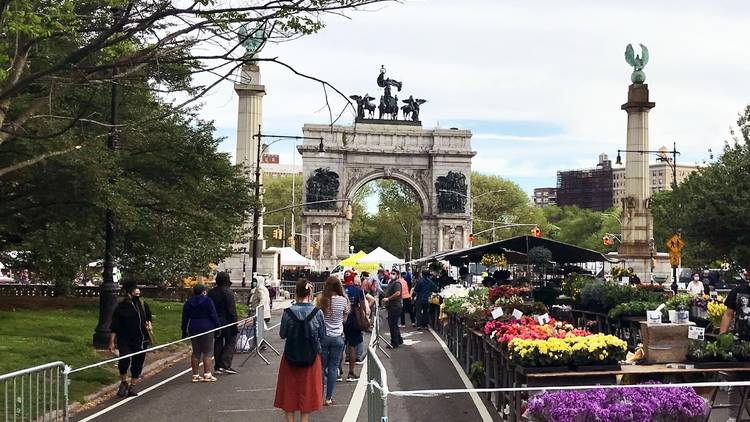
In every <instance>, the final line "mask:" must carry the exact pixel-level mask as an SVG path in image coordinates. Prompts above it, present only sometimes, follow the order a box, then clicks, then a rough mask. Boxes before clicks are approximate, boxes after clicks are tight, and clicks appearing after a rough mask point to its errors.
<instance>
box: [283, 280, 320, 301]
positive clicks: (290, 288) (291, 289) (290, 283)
mask: <svg viewBox="0 0 750 422" xmlns="http://www.w3.org/2000/svg"><path fill="white" fill-rule="evenodd" d="M325 284H326V283H325V282H317V283H312V285H313V295H316V294H318V293H320V292H322V291H323V286H325ZM279 290H284V291H286V292H287V293H289V299H294V298H296V297H297V293H296V292H297V281H296V280H281V281H280V282H279ZM277 297H278V295H277Z"/></svg>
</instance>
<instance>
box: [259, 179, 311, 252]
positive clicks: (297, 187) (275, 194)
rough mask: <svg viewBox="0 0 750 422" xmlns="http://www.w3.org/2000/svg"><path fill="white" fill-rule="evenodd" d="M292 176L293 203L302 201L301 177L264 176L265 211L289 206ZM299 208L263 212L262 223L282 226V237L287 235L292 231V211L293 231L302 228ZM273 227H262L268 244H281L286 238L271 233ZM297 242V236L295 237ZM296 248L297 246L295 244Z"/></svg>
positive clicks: (298, 230) (298, 231)
mask: <svg viewBox="0 0 750 422" xmlns="http://www.w3.org/2000/svg"><path fill="white" fill-rule="evenodd" d="M292 178H294V198H295V200H294V201H295V204H300V203H302V184H303V181H302V177H300V176H297V175H295V176H291V175H290V176H281V177H273V178H271V177H266V178H264V179H263V206H264V207H265V210H266V212H268V211H272V210H276V209H280V208H283V207H287V206H290V205H291V204H292ZM300 210H301V208H295V209H290V210H287V211H280V212H275V213H271V214H264V216H263V224H264V225H279V226H284V234H285V236H284V237H289V236H290V235H291V233H292V213H294V225H295V233H300V231H301V230H302V218H301V216H300ZM273 229H274V228H273V227H266V228H264V229H263V234H264V236H265V238H266V242H267V244H268V246H282V244H285V243H284V242H286V239H283V240H277V239H274V238H273V236H272V235H271V234H272V232H273ZM297 241H298V242H299V238H298V239H297ZM295 247H296V248H297V250H299V246H298V245H295Z"/></svg>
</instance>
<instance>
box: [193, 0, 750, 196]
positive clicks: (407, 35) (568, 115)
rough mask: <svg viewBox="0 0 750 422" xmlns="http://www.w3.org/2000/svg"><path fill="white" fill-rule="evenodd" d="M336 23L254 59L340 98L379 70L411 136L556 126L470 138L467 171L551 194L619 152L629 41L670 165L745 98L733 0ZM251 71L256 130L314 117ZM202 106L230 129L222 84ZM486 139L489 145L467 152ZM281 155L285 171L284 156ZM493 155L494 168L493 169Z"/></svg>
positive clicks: (303, 93)
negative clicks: (455, 124)
mask: <svg viewBox="0 0 750 422" xmlns="http://www.w3.org/2000/svg"><path fill="white" fill-rule="evenodd" d="M350 16H351V17H352V19H351V20H348V19H343V18H338V17H332V18H330V19H329V20H328V27H327V28H325V29H324V30H323V31H322V32H321V33H319V34H316V35H314V36H310V37H306V38H302V39H300V40H297V41H294V42H290V43H285V44H281V45H271V46H268V48H267V49H266V50H265V51H264V52H263V55H264V56H266V57H279V58H280V59H281V60H284V61H286V62H288V63H289V64H291V65H293V66H294V67H295V68H297V69H298V70H299V71H301V72H304V73H308V74H311V75H315V76H318V77H321V78H323V79H326V80H328V81H330V82H331V83H333V84H334V85H336V86H337V87H338V88H340V89H341V90H342V91H344V92H345V93H346V94H347V95H349V94H355V93H360V94H361V93H365V92H369V93H370V94H376V93H377V87H376V85H375V78H376V76H377V74H378V69H379V68H380V65H381V64H384V65H385V66H386V67H387V69H388V74H389V76H390V77H392V78H396V79H399V80H401V81H403V83H404V91H403V92H402V93H401V95H404V96H407V95H410V94H414V95H415V96H417V97H422V98H426V99H428V103H427V104H425V105H424V106H423V109H422V117H423V120H424V124H425V127H433V126H434V125H435V124H436V123H437V122H439V121H448V120H457V119H475V120H502V121H513V120H523V121H539V122H551V123H554V124H557V125H559V127H563V128H565V131H566V132H565V133H564V134H561V135H554V136H551V137H547V136H541V137H535V136H531V137H529V136H527V135H525V134H516V133H494V134H493V133H477V134H476V137H475V143H474V145H475V149H477V150H478V151H479V154H478V155H477V156H476V158H475V159H474V167H475V169H477V170H480V171H487V172H497V169H498V168H500V169H501V170H500V172H501V174H502V175H504V176H506V177H511V178H512V177H514V176H518V177H525V176H529V175H539V174H543V175H545V177H549V183H548V184H553V183H554V173H555V170H557V169H567V168H572V167H573V166H576V165H580V164H581V163H588V164H587V165H588V166H592V165H594V164H595V163H596V158H597V155H598V154H599V153H600V152H607V153H609V154H610V155H611V156H614V155H615V154H616V150H617V149H618V148H624V143H625V123H626V115H625V112H624V111H622V110H620V105H621V104H622V103H624V102H625V101H626V96H627V86H628V84H629V76H630V70H629V69H628V67H627V64H626V63H625V61H624V58H623V52H624V49H625V45H626V44H627V43H630V42H632V43H638V42H642V43H644V44H646V45H647V46H648V47H649V50H650V53H651V60H650V63H649V64H648V66H647V67H646V69H645V71H646V74H647V82H648V83H649V86H650V89H651V97H652V101H655V102H656V108H655V109H653V110H652V111H651V117H650V125H651V146H652V147H654V148H658V147H660V146H661V145H671V144H672V142H674V141H677V143H678V149H680V150H681V151H682V152H683V155H682V157H681V158H682V159H683V160H684V161H686V162H693V161H700V160H702V159H704V158H705V156H706V155H707V154H706V150H707V149H708V148H713V150H714V151H719V150H720V149H721V145H722V142H723V140H724V139H725V138H726V137H727V135H728V127H729V126H730V125H731V124H732V123H733V121H734V120H735V117H736V114H737V113H738V112H739V111H740V110H741V109H742V108H743V107H744V106H745V104H747V103H748V102H750V84H747V83H746V78H747V75H748V74H750V55H747V54H744V51H745V49H746V47H745V43H746V40H747V35H748V29H747V25H746V22H747V20H748V18H749V17H750V3H748V2H746V1H737V0H734V1H723V2H720V3H719V2H702V1H697V0H696V1H685V0H683V1H677V0H671V1H661V2H653V1H644V0H638V1H630V2H621V3H617V4H616V3H614V2H602V1H594V0H588V1H579V2H560V1H555V0H546V1H534V2H528V1H521V0H517V1H503V2H498V1H478V0H472V1H462V2H458V1H453V0H444V1H431V2H406V3H405V4H390V5H388V6H385V7H382V8H381V7H378V10H377V11H372V12H361V13H352V14H350ZM261 66H262V69H263V70H262V72H263V83H264V84H265V85H266V88H267V91H268V94H267V96H266V97H265V98H264V115H265V120H266V122H264V126H271V127H275V128H282V129H283V130H287V131H294V132H295V133H299V130H300V128H301V127H302V125H303V124H304V123H308V122H325V121H326V120H327V119H328V111H327V110H324V109H323V110H322V109H321V108H322V107H323V106H324V104H325V103H324V99H323V91H322V88H321V87H320V84H317V83H315V82H312V81H309V80H305V79H302V78H299V77H296V76H294V75H292V74H291V73H290V72H289V71H288V70H286V69H283V68H281V67H279V66H277V65H274V64H267V63H264V64H262V65H261ZM401 95H399V96H401ZM329 96H331V98H333V99H334V101H333V102H334V103H335V105H336V106H337V107H341V105H342V104H343V103H342V102H341V101H339V100H338V99H337V98H335V96H333V94H332V93H331V92H329ZM204 102H205V104H206V107H205V108H204V111H203V115H204V116H205V117H206V118H210V119H214V120H215V121H216V124H217V126H218V127H222V128H234V127H235V125H236V107H237V98H236V95H235V94H234V92H233V88H232V86H231V83H224V84H221V85H220V86H219V87H218V88H217V89H216V90H215V91H214V92H212V93H211V94H210V95H209V96H207V97H206V98H205V99H204ZM350 119H351V117H350V115H348V114H347V117H346V120H347V121H348V120H350ZM232 138H233V135H232ZM490 139H494V140H496V141H498V144H489V143H487V142H480V141H483V140H484V141H487V140H490ZM230 142H231V141H230ZM489 145H492V147H490V146H489ZM496 146H500V148H501V149H502V150H501V151H497V147H496ZM532 148H533V151H532V150H531V149H532ZM289 151H290V152H291V151H292V150H291V148H289ZM532 152H533V158H529V156H530V155H531V153H532ZM282 155H284V157H283V159H284V160H285V161H287V162H291V153H290V154H289V155H286V154H282ZM499 156H501V157H502V160H503V161H502V162H503V163H504V165H503V166H502V167H499V166H497V165H493V163H497V159H498V157H499Z"/></svg>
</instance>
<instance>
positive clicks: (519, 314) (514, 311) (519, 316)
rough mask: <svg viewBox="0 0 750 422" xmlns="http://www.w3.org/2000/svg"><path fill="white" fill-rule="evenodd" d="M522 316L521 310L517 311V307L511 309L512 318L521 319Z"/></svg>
mask: <svg viewBox="0 0 750 422" xmlns="http://www.w3.org/2000/svg"><path fill="white" fill-rule="evenodd" d="M522 316H523V312H521V311H519V310H518V309H514V310H513V318H515V319H521V317H522Z"/></svg>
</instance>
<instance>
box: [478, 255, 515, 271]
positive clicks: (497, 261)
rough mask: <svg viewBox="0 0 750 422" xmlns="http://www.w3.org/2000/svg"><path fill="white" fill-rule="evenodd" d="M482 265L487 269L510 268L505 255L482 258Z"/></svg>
mask: <svg viewBox="0 0 750 422" xmlns="http://www.w3.org/2000/svg"><path fill="white" fill-rule="evenodd" d="M481 262H482V265H484V266H485V267H497V268H505V267H507V266H508V260H507V259H506V258H505V255H502V254H500V255H496V254H486V255H483V256H482V261H481Z"/></svg>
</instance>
